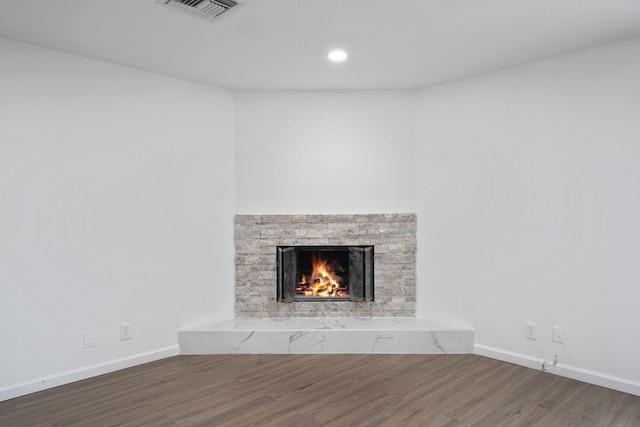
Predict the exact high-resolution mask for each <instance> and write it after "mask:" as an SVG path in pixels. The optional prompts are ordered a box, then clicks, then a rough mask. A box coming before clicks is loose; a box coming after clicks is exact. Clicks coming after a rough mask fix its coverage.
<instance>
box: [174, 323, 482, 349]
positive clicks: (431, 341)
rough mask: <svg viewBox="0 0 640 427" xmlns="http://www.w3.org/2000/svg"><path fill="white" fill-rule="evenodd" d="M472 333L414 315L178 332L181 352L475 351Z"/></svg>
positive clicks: (221, 326) (205, 327) (227, 325)
mask: <svg viewBox="0 0 640 427" xmlns="http://www.w3.org/2000/svg"><path fill="white" fill-rule="evenodd" d="M473 341H474V333H473V330H472V329H468V328H463V327H459V326H453V325H447V324H443V323H439V322H434V321H431V320H427V319H422V318H416V317H373V318H353V317H344V318H287V319H277V318H270V319H241V318H237V319H229V320H223V321H220V322H216V323H211V324H208V325H203V326H198V327H193V328H187V329H183V330H181V331H179V332H178V342H179V344H180V353H181V354H322V353H328V354H331V353H334V354H337V353H382V354H384V353H386V354H390V353H397V354H464V353H473Z"/></svg>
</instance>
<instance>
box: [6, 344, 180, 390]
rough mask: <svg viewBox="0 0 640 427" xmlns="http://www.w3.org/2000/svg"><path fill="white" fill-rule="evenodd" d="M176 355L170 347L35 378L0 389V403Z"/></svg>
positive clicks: (173, 348)
mask: <svg viewBox="0 0 640 427" xmlns="http://www.w3.org/2000/svg"><path fill="white" fill-rule="evenodd" d="M178 354H180V347H179V346H178V345H172V346H169V347H164V348H159V349H156V350H151V351H147V352H145V353H138V354H134V355H133V356H127V357H123V358H121V359H115V360H110V361H108V362H104V363H98V364H95V365H90V366H85V367H83V368H78V369H72V370H70V371H66V372H61V373H59V374H54V375H48V376H46V377H40V378H35V379H33V380H29V381H24V382H21V383H17V384H12V385H9V386H5V387H0V402H2V401H4V400H9V399H13V398H16V397H20V396H25V395H27V394H31V393H35V392H38V391H42V390H47V389H50V388H53V387H58V386H61V385H64V384H69V383H72V382H75V381H80V380H86V379H87V378H92V377H96V376H98V375H103V374H108V373H110V372H115V371H119V370H121V369H126V368H131V367H133V366H137V365H142V364H143V363H148V362H153V361H155V360H160V359H164V358H167V357H172V356H177V355H178Z"/></svg>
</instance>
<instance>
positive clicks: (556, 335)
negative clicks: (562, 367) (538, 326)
mask: <svg viewBox="0 0 640 427" xmlns="http://www.w3.org/2000/svg"><path fill="white" fill-rule="evenodd" d="M552 337H553V342H555V343H558V344H564V328H561V327H560V326H554V327H553V335H552Z"/></svg>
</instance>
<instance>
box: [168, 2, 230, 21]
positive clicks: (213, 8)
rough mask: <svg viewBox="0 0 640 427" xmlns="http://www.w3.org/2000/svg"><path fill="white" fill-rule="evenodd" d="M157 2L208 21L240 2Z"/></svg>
mask: <svg viewBox="0 0 640 427" xmlns="http://www.w3.org/2000/svg"><path fill="white" fill-rule="evenodd" d="M156 3H157V4H160V5H162V6H166V7H169V8H172V9H175V10H180V11H183V12H187V13H188V14H190V15H194V16H198V17H200V18H202V19H206V20H207V21H209V22H212V21H214V20H215V19H216V18H218V17H219V16H221V15H222V14H224V13H225V12H228V11H229V10H231V9H232V8H234V7H236V6H240V5H241V4H242V3H240V2H237V1H234V0H156Z"/></svg>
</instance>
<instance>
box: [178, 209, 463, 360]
mask: <svg viewBox="0 0 640 427" xmlns="http://www.w3.org/2000/svg"><path fill="white" fill-rule="evenodd" d="M416 228H417V217H416V215H415V214H413V213H399V214H370V215H237V216H236V218H235V242H236V280H235V290H236V301H235V318H233V319H227V320H222V321H219V322H215V323H211V324H206V325H201V326H196V327H191V328H186V329H183V330H181V331H178V342H179V345H180V352H181V353H182V354H317V353H401V354H412V353H413V354H439V353H440V354H442V353H472V352H473V341H474V332H473V330H472V329H469V328H464V327H459V326H455V325H448V324H444V323H440V322H437V321H433V320H430V319H424V318H419V317H416ZM278 245H286V246H297V245H300V246H302V245H304V246H315V245H336V246H338V245H374V246H375V278H374V279H375V300H374V301H372V302H352V301H326V302H325V301H312V302H308V301H298V302H294V303H283V302H277V301H276V281H277V277H276V246H278Z"/></svg>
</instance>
